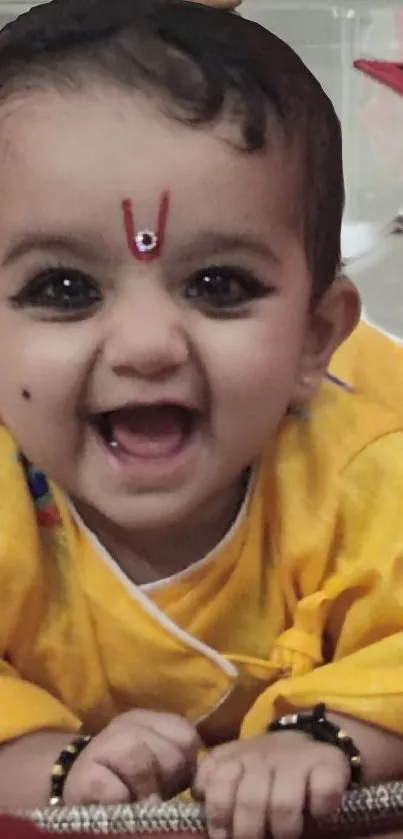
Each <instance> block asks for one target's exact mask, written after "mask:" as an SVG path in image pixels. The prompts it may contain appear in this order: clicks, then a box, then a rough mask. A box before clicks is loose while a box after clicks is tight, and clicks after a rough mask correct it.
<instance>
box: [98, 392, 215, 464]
mask: <svg viewBox="0 0 403 839" xmlns="http://www.w3.org/2000/svg"><path fill="white" fill-rule="evenodd" d="M198 421H200V414H198V413H197V412H196V411H193V410H191V409H190V408H187V407H186V406H183V405H177V404H170V403H160V404H155V405H134V406H133V405H132V406H130V407H125V408H120V409H118V410H115V411H109V412H106V413H102V414H99V415H98V416H97V417H96V418H95V421H94V425H95V427H96V430H97V432H98V434H99V435H100V436H101V437H102V440H103V442H104V443H105V444H106V445H107V446H108V448H109V449H111V450H112V451H113V452H114V454H116V455H118V456H121V457H125V458H130V459H133V460H134V459H142V460H158V459H160V460H163V459H167V458H171V457H173V456H174V455H175V454H177V453H178V452H179V451H180V450H181V449H183V447H184V446H185V444H186V443H187V442H188V441H189V439H190V438H191V437H192V435H193V432H194V431H195V428H196V425H197V423H198Z"/></svg>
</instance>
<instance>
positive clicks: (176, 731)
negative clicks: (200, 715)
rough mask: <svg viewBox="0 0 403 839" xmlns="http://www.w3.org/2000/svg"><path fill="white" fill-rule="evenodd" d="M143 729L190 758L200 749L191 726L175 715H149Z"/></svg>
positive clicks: (197, 736)
mask: <svg viewBox="0 0 403 839" xmlns="http://www.w3.org/2000/svg"><path fill="white" fill-rule="evenodd" d="M144 728H147V729H148V730H150V731H153V732H154V733H155V734H159V735H160V736H161V737H163V738H164V739H165V740H168V742H170V743H172V745H174V746H179V748H181V749H182V751H184V752H185V753H186V755H188V756H190V757H192V756H196V755H197V752H198V751H199V749H201V748H202V746H203V743H202V740H201V738H200V736H199V734H198V732H197V731H196V729H195V728H194V726H193V725H191V724H190V723H188V722H187V720H184V719H182V718H181V717H178V716H177V715H176V714H164V715H162V714H152V715H151V714H150V717H149V720H147V722H146V724H145V725H144Z"/></svg>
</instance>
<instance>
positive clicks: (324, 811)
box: [308, 760, 350, 819]
mask: <svg viewBox="0 0 403 839" xmlns="http://www.w3.org/2000/svg"><path fill="white" fill-rule="evenodd" d="M349 780H350V768H349V766H348V763H347V760H345V766H344V762H342V761H340V765H339V766H327V765H323V764H322V765H321V766H315V768H314V769H312V770H311V773H310V776H309V780H308V809H309V812H310V814H311V816H312V817H313V818H314V819H321V818H324V816H327V815H328V814H329V813H331V812H332V811H333V810H337V807H339V805H340V803H341V798H342V795H343V793H344V791H345V790H346V789H347V787H348V783H349Z"/></svg>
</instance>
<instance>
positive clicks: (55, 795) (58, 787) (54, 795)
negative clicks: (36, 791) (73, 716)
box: [49, 734, 91, 807]
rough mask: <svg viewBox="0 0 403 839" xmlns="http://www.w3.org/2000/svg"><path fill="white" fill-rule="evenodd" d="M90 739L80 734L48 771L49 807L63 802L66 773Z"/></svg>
mask: <svg viewBox="0 0 403 839" xmlns="http://www.w3.org/2000/svg"><path fill="white" fill-rule="evenodd" d="M90 741H91V737H90V736H89V735H85V734H80V735H79V736H78V737H76V738H75V739H74V740H72V742H71V743H69V745H68V746H66V747H65V748H64V749H63V750H62V751H61V752H60V754H59V757H58V758H57V761H56V763H55V764H54V766H53V769H52V771H51V773H50V797H49V804H50V806H51V807H57V806H59V805H60V804H63V790H64V785H65V783H66V779H67V775H68V774H69V772H70V769H71V767H72V766H73V763H74V762H75V761H76V760H77V758H78V756H79V755H80V754H81V752H82V751H83V749H85V747H86V746H88V743H89V742H90Z"/></svg>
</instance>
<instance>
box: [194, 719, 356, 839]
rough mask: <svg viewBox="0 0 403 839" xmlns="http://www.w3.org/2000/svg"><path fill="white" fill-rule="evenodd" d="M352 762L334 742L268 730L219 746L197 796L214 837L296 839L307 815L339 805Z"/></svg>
mask: <svg viewBox="0 0 403 839" xmlns="http://www.w3.org/2000/svg"><path fill="white" fill-rule="evenodd" d="M349 781H350V766H349V763H348V760H347V758H346V757H345V755H344V754H343V752H342V751H341V750H340V749H338V748H336V747H335V746H328V745H327V744H323V743H317V742H315V741H313V740H309V739H308V737H307V736H306V735H304V734H302V733H300V732H294V731H282V732H275V733H274V732H273V733H271V734H264V735H261V736H259V737H254V738H251V739H250V740H240V741H237V742H234V743H228V744H226V745H223V746H218V747H217V748H216V749H214V750H213V751H212V752H211V753H210V755H209V756H208V757H207V758H206V759H205V760H204V761H203V762H202V763H201V765H200V767H199V769H198V772H197V774H196V779H195V782H194V786H193V789H194V795H195V797H196V798H199V799H201V800H202V801H204V803H205V807H206V815H207V823H208V830H209V836H210V839H230V837H231V839H263V837H264V835H265V833H267V832H268V831H270V833H271V834H272V836H273V837H274V839H297V837H299V836H300V835H301V833H302V829H303V819H304V814H305V813H310V815H311V816H313V817H314V818H316V819H317V818H321V817H323V816H326V815H327V814H328V813H330V812H331V811H332V810H334V809H336V808H337V807H338V806H339V804H340V800H341V797H342V795H343V792H344V791H345V789H346V788H347V786H348V784H349Z"/></svg>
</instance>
